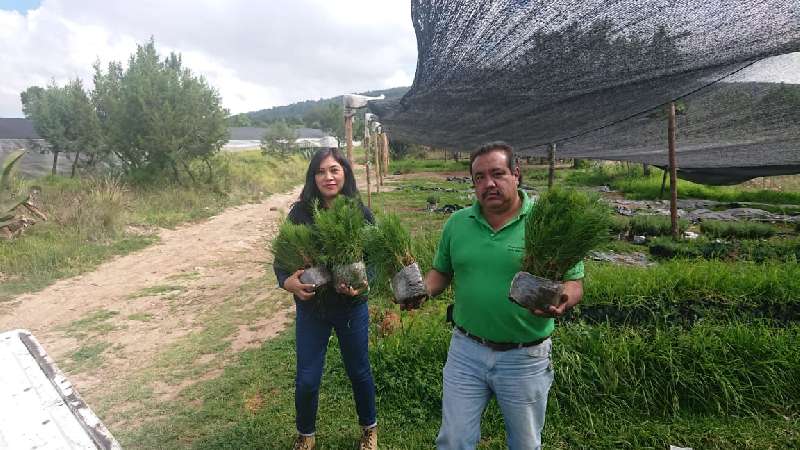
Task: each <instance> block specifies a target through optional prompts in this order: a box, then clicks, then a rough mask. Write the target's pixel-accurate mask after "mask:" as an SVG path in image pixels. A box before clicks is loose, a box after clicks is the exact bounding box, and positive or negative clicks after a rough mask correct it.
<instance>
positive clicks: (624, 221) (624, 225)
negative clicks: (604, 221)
mask: <svg viewBox="0 0 800 450" xmlns="http://www.w3.org/2000/svg"><path fill="white" fill-rule="evenodd" d="M610 223H611V225H610V226H609V231H610V232H611V233H612V234H615V235H618V234H627V233H628V230H629V229H630V220H629V219H628V218H627V217H621V216H611V222H610Z"/></svg>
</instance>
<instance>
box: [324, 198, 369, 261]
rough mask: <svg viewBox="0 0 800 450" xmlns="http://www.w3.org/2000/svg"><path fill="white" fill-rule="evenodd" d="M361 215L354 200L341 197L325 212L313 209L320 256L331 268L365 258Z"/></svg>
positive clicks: (362, 213)
mask: <svg viewBox="0 0 800 450" xmlns="http://www.w3.org/2000/svg"><path fill="white" fill-rule="evenodd" d="M365 223H366V221H365V220H364V212H363V211H362V210H361V207H360V205H359V204H358V202H357V201H356V200H354V199H351V198H349V197H345V196H344V195H340V196H338V197H336V199H335V200H334V201H333V203H331V205H330V207H329V208H327V209H323V208H319V207H315V208H314V225H315V227H316V230H317V237H318V240H319V245H320V248H321V249H322V254H323V255H325V259H326V262H327V263H328V265H330V266H332V267H333V266H343V265H348V264H353V263H355V262H358V261H361V260H362V259H363V258H364V243H363V231H364V225H365Z"/></svg>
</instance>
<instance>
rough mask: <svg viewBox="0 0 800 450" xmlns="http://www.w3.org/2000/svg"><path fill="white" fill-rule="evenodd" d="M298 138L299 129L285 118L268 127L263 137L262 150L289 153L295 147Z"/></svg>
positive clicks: (266, 152)
mask: <svg viewBox="0 0 800 450" xmlns="http://www.w3.org/2000/svg"><path fill="white" fill-rule="evenodd" d="M295 140H297V130H296V129H295V128H294V127H293V126H292V125H289V124H288V123H286V122H284V121H283V120H279V121H277V122H274V123H272V124H271V125H270V126H269V127H267V131H266V133H264V136H263V137H262V138H261V152H262V153H263V154H265V155H266V154H268V153H280V154H281V155H284V156H285V155H288V154H289V153H290V152H291V151H292V149H293V148H294V147H295Z"/></svg>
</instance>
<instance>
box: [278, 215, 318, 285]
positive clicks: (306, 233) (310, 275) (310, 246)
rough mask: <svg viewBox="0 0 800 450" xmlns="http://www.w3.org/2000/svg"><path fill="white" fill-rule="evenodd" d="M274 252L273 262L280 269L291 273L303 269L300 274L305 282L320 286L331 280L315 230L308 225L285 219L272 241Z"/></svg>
mask: <svg viewBox="0 0 800 450" xmlns="http://www.w3.org/2000/svg"><path fill="white" fill-rule="evenodd" d="M272 254H273V255H274V259H275V261H274V263H273V264H275V267H277V268H278V269H281V270H283V271H285V272H289V273H294V272H295V271H297V270H299V269H303V273H302V274H301V275H300V281H301V282H302V283H303V284H313V285H314V286H315V287H317V288H318V287H321V286H323V285H325V284H326V283H328V282H329V281H330V280H331V275H330V272H329V271H328V269H327V268H326V267H325V264H324V258H322V256H321V255H320V248H319V243H318V241H317V238H316V236H315V233H314V230H313V229H312V228H311V227H309V226H308V225H303V224H294V223H292V222H290V221H289V220H284V221H283V223H282V224H281V226H280V229H279V230H278V235H277V236H275V239H273V241H272Z"/></svg>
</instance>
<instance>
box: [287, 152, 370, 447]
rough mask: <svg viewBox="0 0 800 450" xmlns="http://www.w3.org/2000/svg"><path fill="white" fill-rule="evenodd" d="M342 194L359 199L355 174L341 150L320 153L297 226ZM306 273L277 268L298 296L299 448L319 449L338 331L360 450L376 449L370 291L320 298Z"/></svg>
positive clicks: (292, 215) (296, 213) (293, 214)
mask: <svg viewBox="0 0 800 450" xmlns="http://www.w3.org/2000/svg"><path fill="white" fill-rule="evenodd" d="M339 195H345V196H347V197H352V198H355V199H358V189H357V187H356V181H355V177H354V176H353V169H352V167H351V166H350V163H349V162H348V161H347V159H346V158H344V157H343V156H342V155H341V153H340V152H339V150H338V149H335V148H331V149H323V150H320V151H318V152H317V153H316V154H315V155H314V157H313V158H311V162H310V164H309V166H308V171H307V172H306V183H305V186H303V191H302V193H301V194H300V200H299V201H298V202H297V203H295V204H294V205H293V206H292V209H291V211H290V212H289V216H288V219H289V220H290V221H292V222H293V223H298V224H312V223H313V221H314V218H313V212H312V211H313V207H312V205H313V204H314V203H315V202H316V201H318V202H319V205H321V206H322V207H329V206H330V204H331V202H332V201H333V200H334V199H335V198H336V197H337V196H339ZM359 204H361V202H360V201H359ZM361 208H362V210H363V212H364V218H365V219H366V220H367V221H368V222H370V223H373V222H374V218H373V216H372V213H371V212H370V211H369V209H367V208H366V207H365V206H364V205H363V204H361ZM302 273H303V271H302V270H298V271H296V272H295V273H292V274H289V273H287V272H283V271H281V270H279V269H275V275H276V277H277V278H278V284H279V285H280V286H281V287H282V288H283V289H285V290H287V291H289V292H291V293H292V294H294V300H295V306H296V309H297V319H296V321H297V324H296V331H295V333H296V339H295V341H296V347H295V350H296V352H297V375H296V378H295V413H296V424H297V433H298V436H297V439H296V441H295V444H294V449H296V450H310V449H313V448H314V447H315V437H314V432H315V430H316V424H315V422H316V417H317V402H318V398H319V386H320V381H321V379H322V369H323V365H324V363H325V352H326V350H327V348H328V338H329V337H330V334H331V329H333V330H335V331H336V336H337V337H338V340H339V348H340V349H341V353H342V359H343V360H344V366H345V369H346V371H347V375H348V377H349V378H350V383H351V384H352V387H353V396H354V398H355V402H356V411H357V412H358V421H359V424H360V425H361V427H362V436H361V440H360V443H359V449H362V450H371V449H375V448H377V439H378V436H377V428H376V425H377V419H376V410H375V383H374V381H373V379H372V370H371V369H370V365H369V355H368V352H367V344H368V340H369V339H368V328H369V313H368V310H367V291H368V286H362V287H355V288H354V287H351V286H345V285H344V284H340V285H339V286H335V289H326V290H325V291H323V292H320V293H316V292H314V285H311V284H303V283H302V282H301V281H300V275H301V274H302Z"/></svg>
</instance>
